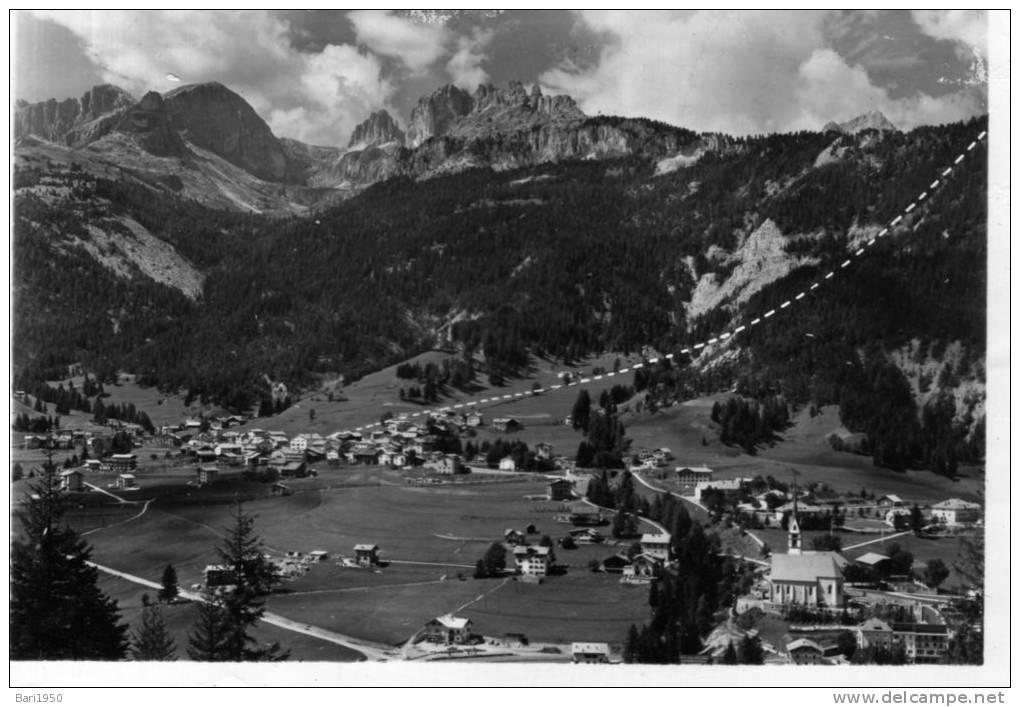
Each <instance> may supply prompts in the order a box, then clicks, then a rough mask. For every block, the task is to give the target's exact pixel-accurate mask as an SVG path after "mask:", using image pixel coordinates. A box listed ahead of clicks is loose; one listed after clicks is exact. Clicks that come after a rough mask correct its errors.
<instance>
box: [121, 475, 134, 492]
mask: <svg viewBox="0 0 1020 707" xmlns="http://www.w3.org/2000/svg"><path fill="white" fill-rule="evenodd" d="M117 488H119V489H122V490H124V491H127V490H129V489H137V488H138V484H137V483H136V480H135V475H134V474H118V475H117Z"/></svg>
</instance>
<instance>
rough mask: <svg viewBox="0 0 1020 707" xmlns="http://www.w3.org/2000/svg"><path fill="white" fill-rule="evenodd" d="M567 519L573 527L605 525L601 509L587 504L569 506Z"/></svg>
mask: <svg viewBox="0 0 1020 707" xmlns="http://www.w3.org/2000/svg"><path fill="white" fill-rule="evenodd" d="M568 518H569V520H570V522H571V523H573V524H574V525H603V524H604V523H605V518H604V517H603V516H602V511H601V509H599V508H597V507H596V506H591V505H588V504H587V503H574V504H571V506H570V514H569V516H568Z"/></svg>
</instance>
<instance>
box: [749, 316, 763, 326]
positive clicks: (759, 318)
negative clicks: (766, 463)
mask: <svg viewBox="0 0 1020 707" xmlns="http://www.w3.org/2000/svg"><path fill="white" fill-rule="evenodd" d="M760 323H761V317H755V318H754V319H752V320H751V326H755V325H756V324H760Z"/></svg>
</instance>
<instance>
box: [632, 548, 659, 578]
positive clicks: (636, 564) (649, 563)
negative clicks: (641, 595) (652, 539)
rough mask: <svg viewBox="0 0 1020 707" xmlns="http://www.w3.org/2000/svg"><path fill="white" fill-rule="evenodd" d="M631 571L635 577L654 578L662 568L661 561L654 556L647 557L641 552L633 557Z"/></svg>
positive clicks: (645, 553)
mask: <svg viewBox="0 0 1020 707" xmlns="http://www.w3.org/2000/svg"><path fill="white" fill-rule="evenodd" d="M630 564H631V569H632V570H633V572H634V575H635V576H636V577H649V578H651V577H655V576H656V575H657V573H658V571H659V568H660V567H662V565H663V561H662V559H660V558H659V557H656V556H655V555H649V554H648V553H647V552H642V553H640V554H637V555H635V556H634V557H633V558H632V559H631V561H630Z"/></svg>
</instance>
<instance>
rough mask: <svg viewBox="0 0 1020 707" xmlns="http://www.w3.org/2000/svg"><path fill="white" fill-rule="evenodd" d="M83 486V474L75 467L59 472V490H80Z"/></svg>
mask: <svg viewBox="0 0 1020 707" xmlns="http://www.w3.org/2000/svg"><path fill="white" fill-rule="evenodd" d="M84 486H85V475H84V474H82V473H81V472H80V471H78V470H77V469H68V470H67V471H62V472H60V490H61V491H72V492H77V491H81V490H82V489H83V488H84Z"/></svg>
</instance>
